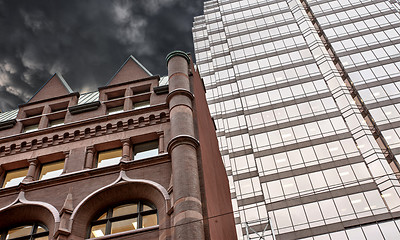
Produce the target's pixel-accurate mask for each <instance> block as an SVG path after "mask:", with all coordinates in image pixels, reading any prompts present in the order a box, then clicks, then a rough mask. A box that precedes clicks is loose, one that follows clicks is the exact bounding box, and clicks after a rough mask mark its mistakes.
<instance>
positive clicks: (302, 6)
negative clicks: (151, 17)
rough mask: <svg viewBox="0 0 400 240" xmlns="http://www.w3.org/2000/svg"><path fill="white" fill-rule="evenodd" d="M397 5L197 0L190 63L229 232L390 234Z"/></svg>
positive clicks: (397, 144)
mask: <svg viewBox="0 0 400 240" xmlns="http://www.w3.org/2000/svg"><path fill="white" fill-rule="evenodd" d="M399 9H400V8H399V4H398V2H397V1H388V0H240V1H238V0H213V1H207V2H205V3H204V15H202V16H198V17H196V18H195V21H194V25H193V36H194V45H195V51H196V59H197V66H198V68H199V70H200V74H201V75H202V77H203V79H204V83H205V87H206V90H207V100H208V103H209V107H210V111H211V114H212V116H213V118H214V120H215V123H216V126H217V136H218V139H219V144H220V145H219V147H220V151H221V153H222V156H223V160H224V164H225V168H226V171H227V173H228V178H229V180H230V189H231V197H232V203H233V207H234V216H235V222H236V230H237V234H238V238H239V239H247V237H250V239H285V240H286V239H315V240H317V239H318V240H321V239H324V240H325V239H332V240H339V239H340V240H343V239H400V183H399V180H398V179H399V174H398V173H399V164H398V161H397V160H396V158H397V159H399V157H400V70H399V69H400V13H399ZM268 224H269V225H268ZM271 227H272V230H271ZM247 232H248V233H249V234H247ZM260 236H261V237H264V238H260ZM253 237H254V238H253Z"/></svg>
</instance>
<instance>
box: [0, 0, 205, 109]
mask: <svg viewBox="0 0 400 240" xmlns="http://www.w3.org/2000/svg"><path fill="white" fill-rule="evenodd" d="M203 2H204V1H203V0H68V1H61V0H34V1H33V0H17V1H14V0H0V33H1V37H0V109H1V110H2V111H3V112H4V111H8V110H11V109H15V108H17V105H18V104H21V103H24V102H26V101H27V100H28V99H29V98H30V97H32V95H33V94H34V93H35V92H36V91H37V90H38V89H39V88H40V87H41V86H42V85H43V83H45V82H46V81H47V80H48V79H49V78H50V77H51V76H52V75H53V74H54V73H55V72H59V73H61V74H62V75H63V77H64V79H65V80H66V81H67V82H68V83H69V85H70V86H71V88H72V89H73V90H74V91H79V92H86V91H91V90H96V89H97V87H99V86H103V85H105V84H106V83H107V82H108V80H109V79H110V78H111V77H112V75H113V74H114V73H115V72H116V71H117V70H118V68H119V67H120V66H121V65H122V64H123V62H124V61H125V60H126V58H127V57H128V56H129V55H131V54H132V55H133V56H135V57H136V58H137V59H138V60H139V61H140V62H141V63H142V64H143V65H144V66H145V67H146V68H147V69H148V70H149V71H150V72H151V73H152V74H153V75H157V74H159V75H165V74H166V73H167V68H166V65H165V60H164V59H165V56H166V55H167V54H168V53H169V52H171V51H172V50H176V49H179V50H183V51H188V52H192V53H193V40H192V33H191V28H192V22H193V17H195V16H198V15H201V14H202V13H203Z"/></svg>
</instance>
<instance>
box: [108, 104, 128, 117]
mask: <svg viewBox="0 0 400 240" xmlns="http://www.w3.org/2000/svg"><path fill="white" fill-rule="evenodd" d="M123 111H124V106H123V105H122V106H117V107H111V108H108V110H107V113H108V115H112V114H117V113H121V112H123Z"/></svg>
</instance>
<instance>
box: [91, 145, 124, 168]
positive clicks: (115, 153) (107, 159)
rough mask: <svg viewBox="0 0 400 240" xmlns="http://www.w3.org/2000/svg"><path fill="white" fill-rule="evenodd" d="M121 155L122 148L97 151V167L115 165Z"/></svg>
mask: <svg viewBox="0 0 400 240" xmlns="http://www.w3.org/2000/svg"><path fill="white" fill-rule="evenodd" d="M121 157H122V148H117V149H113V150H108V151H103V152H99V154H98V157H97V160H98V163H97V167H107V166H111V165H116V164H118V163H119V160H120V159H121Z"/></svg>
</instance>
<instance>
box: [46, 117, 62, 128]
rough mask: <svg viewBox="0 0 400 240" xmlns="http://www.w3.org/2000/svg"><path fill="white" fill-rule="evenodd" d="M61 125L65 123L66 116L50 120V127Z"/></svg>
mask: <svg viewBox="0 0 400 240" xmlns="http://www.w3.org/2000/svg"><path fill="white" fill-rule="evenodd" d="M61 125H64V118H60V119H55V120H50V121H49V127H57V126H61Z"/></svg>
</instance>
